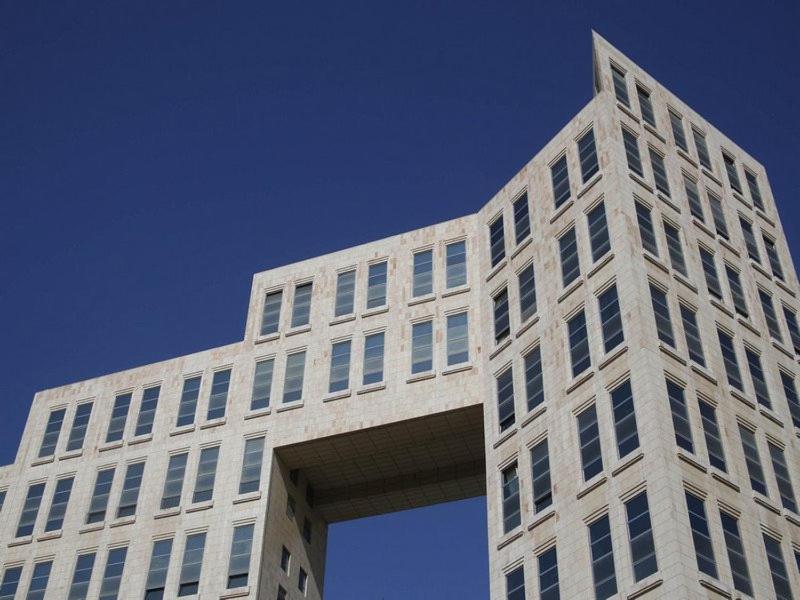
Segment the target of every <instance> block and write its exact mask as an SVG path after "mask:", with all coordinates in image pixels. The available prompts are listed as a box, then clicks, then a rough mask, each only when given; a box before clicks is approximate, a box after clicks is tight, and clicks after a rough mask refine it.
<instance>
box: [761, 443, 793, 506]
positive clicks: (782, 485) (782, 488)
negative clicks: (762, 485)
mask: <svg viewBox="0 0 800 600" xmlns="http://www.w3.org/2000/svg"><path fill="white" fill-rule="evenodd" d="M767 446H768V447H769V456H770V458H771V459H772V470H773V471H775V480H776V481H777V482H778V492H779V493H780V495H781V504H782V505H783V508H785V509H786V510H790V511H792V512H793V513H797V501H796V500H795V498H794V488H793V487H792V478H791V477H790V475H789V466H788V465H787V464H786V456H785V455H784V453H783V448H781V447H780V446H777V445H776V444H773V443H772V442H769V441H768V442H767Z"/></svg>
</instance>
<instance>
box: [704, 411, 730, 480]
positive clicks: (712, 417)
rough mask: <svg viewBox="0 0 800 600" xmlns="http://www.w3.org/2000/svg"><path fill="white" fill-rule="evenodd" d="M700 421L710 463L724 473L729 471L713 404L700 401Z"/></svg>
mask: <svg viewBox="0 0 800 600" xmlns="http://www.w3.org/2000/svg"><path fill="white" fill-rule="evenodd" d="M698 404H699V405H700V419H701V420H702V422H703V435H704V436H705V439H706V450H708V462H709V463H710V464H711V466H712V467H715V468H717V469H719V470H720V471H722V472H723V473H724V472H726V471H727V467H726V465H725V453H724V451H723V449H722V435H720V432H719V425H718V424H717V411H716V410H715V409H714V407H713V406H711V404H709V403H708V402H704V401H703V400H700V401H699V402H698Z"/></svg>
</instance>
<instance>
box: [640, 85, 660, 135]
mask: <svg viewBox="0 0 800 600" xmlns="http://www.w3.org/2000/svg"><path fill="white" fill-rule="evenodd" d="M636 95H637V96H638V98H639V110H640V111H641V113H642V120H643V121H644V122H645V123H647V124H648V125H650V126H651V127H655V126H656V115H655V113H654V112H653V103H652V102H651V101H650V92H648V91H647V90H646V89H644V88H643V87H641V86H638V85H637V86H636Z"/></svg>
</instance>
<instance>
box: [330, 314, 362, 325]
mask: <svg viewBox="0 0 800 600" xmlns="http://www.w3.org/2000/svg"><path fill="white" fill-rule="evenodd" d="M355 320H356V315H355V313H347V314H346V315H339V316H338V317H334V318H333V319H332V320H331V322H330V323H328V325H331V326H333V325H338V324H339V323H349V322H350V321H355Z"/></svg>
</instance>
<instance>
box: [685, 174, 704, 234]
mask: <svg viewBox="0 0 800 600" xmlns="http://www.w3.org/2000/svg"><path fill="white" fill-rule="evenodd" d="M683 189H684V190H685V191H686V200H687V202H688V203H689V211H690V212H691V213H692V216H693V217H695V218H696V219H697V220H698V221H700V222H701V223H705V221H706V218H705V215H704V214H703V204H702V202H700V192H698V191H697V182H696V181H695V180H694V179H692V178H691V177H688V176H686V175H685V174H684V176H683Z"/></svg>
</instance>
